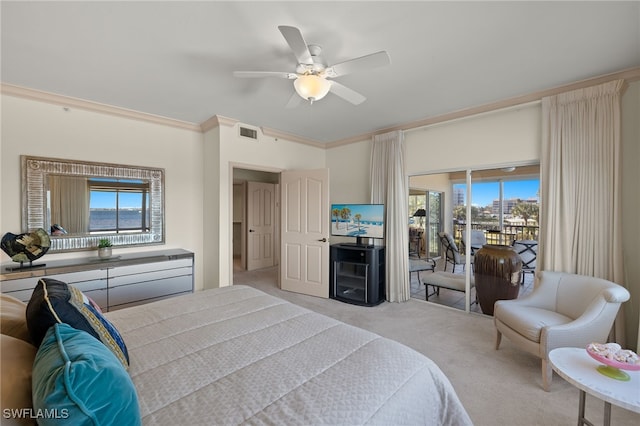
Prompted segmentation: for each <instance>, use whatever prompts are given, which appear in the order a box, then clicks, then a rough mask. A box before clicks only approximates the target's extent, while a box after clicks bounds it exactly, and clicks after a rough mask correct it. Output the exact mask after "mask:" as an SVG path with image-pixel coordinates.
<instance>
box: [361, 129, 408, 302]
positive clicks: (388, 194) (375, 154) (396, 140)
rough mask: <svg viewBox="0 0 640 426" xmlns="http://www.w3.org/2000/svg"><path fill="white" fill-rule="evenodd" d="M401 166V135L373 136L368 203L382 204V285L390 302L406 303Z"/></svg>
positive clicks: (404, 202)
mask: <svg viewBox="0 0 640 426" xmlns="http://www.w3.org/2000/svg"><path fill="white" fill-rule="evenodd" d="M404 167H405V148H404V133H403V132H402V131H394V132H390V133H385V134H382V135H375V136H374V137H373V149H372V151H371V202H372V203H382V204H384V205H385V254H386V264H385V266H386V268H385V270H386V278H385V283H386V292H387V301H389V302H405V301H407V300H409V299H410V298H411V288H410V282H409V235H408V234H409V231H408V227H407V226H408V218H409V206H408V196H407V186H406V179H405V171H404Z"/></svg>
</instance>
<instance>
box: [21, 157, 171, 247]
mask: <svg viewBox="0 0 640 426" xmlns="http://www.w3.org/2000/svg"><path fill="white" fill-rule="evenodd" d="M20 158H21V163H22V164H21V166H22V232H29V231H31V230H33V229H37V228H43V229H45V230H46V231H47V232H48V233H50V235H51V247H50V249H49V251H50V252H63V251H78V250H90V249H95V248H96V247H97V246H98V241H99V240H100V239H103V238H108V239H109V240H110V241H111V243H112V244H113V245H114V246H121V247H122V246H124V247H130V246H137V245H148V244H162V243H164V169H157V168H148V167H136V166H125V165H119V164H105V163H94V162H87V161H75V160H61V159H56V158H44V157H32V156H26V155H23V156H21V157H20Z"/></svg>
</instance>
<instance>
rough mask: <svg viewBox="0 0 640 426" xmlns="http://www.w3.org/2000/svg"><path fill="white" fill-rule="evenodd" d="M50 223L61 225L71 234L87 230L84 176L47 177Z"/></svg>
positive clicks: (87, 192)
mask: <svg viewBox="0 0 640 426" xmlns="http://www.w3.org/2000/svg"><path fill="white" fill-rule="evenodd" d="M48 184H49V191H51V206H50V214H51V225H53V224H57V225H60V226H62V227H63V228H64V229H65V230H66V231H67V232H69V233H71V234H84V233H87V232H89V199H90V198H89V197H90V194H89V187H88V185H87V179H86V178H85V177H75V176H58V175H52V176H50V177H49V182H48Z"/></svg>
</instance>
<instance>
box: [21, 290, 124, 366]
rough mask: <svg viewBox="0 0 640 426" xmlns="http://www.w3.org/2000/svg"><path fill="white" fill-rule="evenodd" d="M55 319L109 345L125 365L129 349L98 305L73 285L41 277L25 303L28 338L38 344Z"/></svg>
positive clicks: (55, 321) (56, 321) (55, 322)
mask: <svg viewBox="0 0 640 426" xmlns="http://www.w3.org/2000/svg"><path fill="white" fill-rule="evenodd" d="M57 323H65V324H69V325H70V326H72V327H74V328H77V329H79V330H84V331H86V332H87V333H89V334H91V335H92V336H93V337H95V338H96V339H98V340H100V341H101V342H102V343H104V344H105V345H106V346H107V347H108V348H109V349H111V351H112V352H113V353H114V354H115V355H116V357H118V359H119V360H120V362H121V363H122V365H124V367H125V368H128V367H129V353H128V351H127V346H126V345H125V343H124V340H123V339H122V336H121V335H120V333H119V332H118V330H117V329H116V328H115V327H114V326H113V324H111V323H110V322H109V321H108V320H107V319H106V318H105V317H104V315H102V312H100V310H99V308H97V307H96V305H95V304H93V303H91V301H90V299H89V298H88V297H86V296H85V295H84V294H83V293H82V292H81V291H80V290H78V289H77V288H76V287H74V286H72V285H69V284H67V283H63V282H62V281H58V280H54V279H51V278H42V279H40V280H38V285H36V288H35V289H34V290H33V293H32V295H31V299H30V300H29V304H28V305H27V327H28V328H29V333H30V334H31V340H32V342H33V343H34V344H35V345H36V346H39V345H40V342H41V341H42V338H43V337H44V335H45V333H46V332H47V330H49V328H50V327H51V326H52V325H54V324H57Z"/></svg>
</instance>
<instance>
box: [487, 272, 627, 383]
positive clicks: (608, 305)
mask: <svg viewBox="0 0 640 426" xmlns="http://www.w3.org/2000/svg"><path fill="white" fill-rule="evenodd" d="M629 297H630V295H629V292H628V291H627V290H626V289H625V288H624V287H622V286H620V285H618V284H615V283H612V282H611V281H607V280H603V279H600V278H594V277H587V276H583V275H576V274H567V273H562V272H551V271H542V272H540V273H539V274H538V283H537V285H536V287H535V289H534V290H533V292H531V294H529V295H528V296H525V297H523V298H521V299H513V300H499V301H497V302H496V304H495V309H494V313H493V321H494V324H495V326H496V330H497V336H496V350H497V349H498V348H499V346H500V340H501V338H502V335H503V334H504V335H505V336H506V337H507V338H508V339H509V340H510V341H511V342H513V343H514V344H516V345H517V346H519V347H520V348H521V349H523V350H525V351H527V352H530V353H532V354H534V355H536V356H538V357H540V358H541V359H542V387H543V388H544V389H545V390H546V391H548V390H549V386H550V385H551V378H552V375H553V371H552V369H551V365H550V364H549V363H548V355H549V352H550V351H551V350H553V349H555V348H559V347H567V346H568V347H578V348H586V346H587V345H588V344H589V343H591V342H600V343H605V342H606V341H607V337H608V335H609V332H610V330H611V326H612V325H613V321H614V320H615V318H616V314H617V313H618V309H619V308H620V304H621V303H623V302H625V301H627V300H629Z"/></svg>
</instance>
